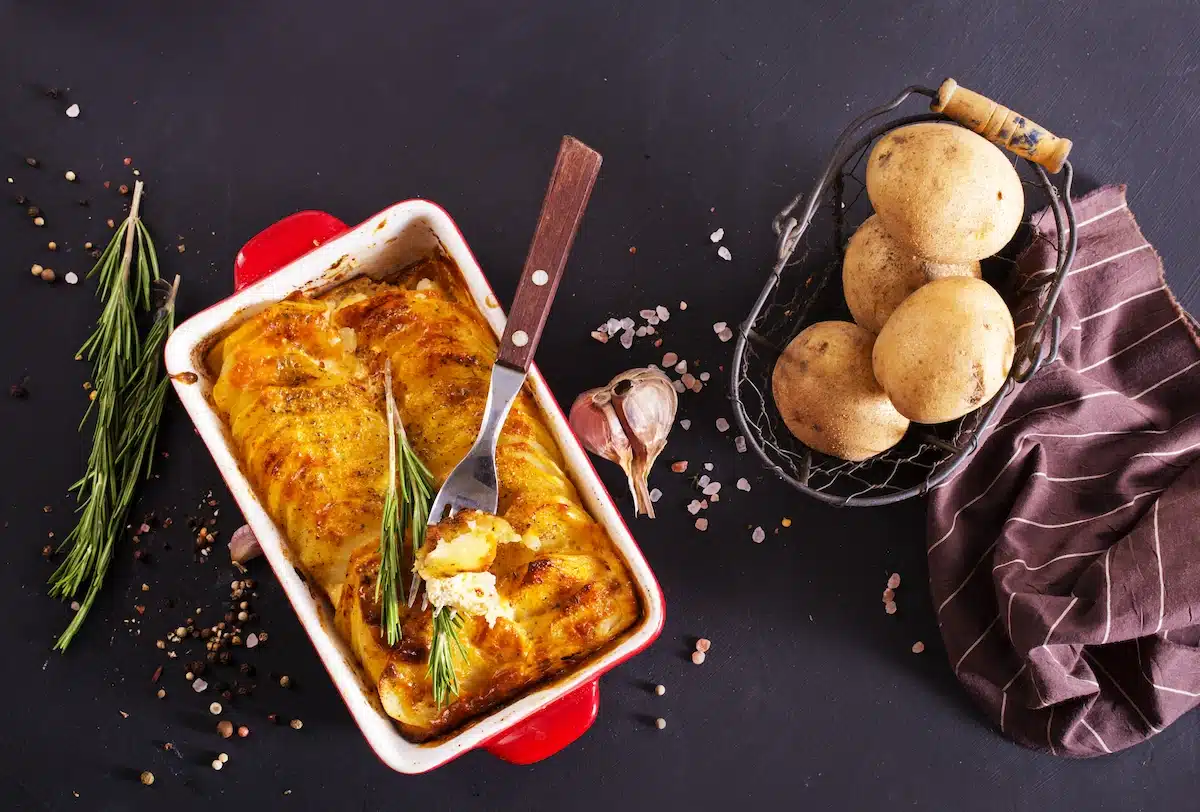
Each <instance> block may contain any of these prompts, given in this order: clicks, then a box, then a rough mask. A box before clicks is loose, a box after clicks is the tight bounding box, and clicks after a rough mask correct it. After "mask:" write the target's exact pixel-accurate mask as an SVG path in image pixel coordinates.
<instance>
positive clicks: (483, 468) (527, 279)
mask: <svg viewBox="0 0 1200 812" xmlns="http://www.w3.org/2000/svg"><path fill="white" fill-rule="evenodd" d="M600 161H601V158H600V153H598V152H596V151H595V150H594V149H592V148H591V147H589V146H587V145H586V144H584V143H583V142H581V141H578V140H576V139H574V138H572V137H571V136H569V135H568V136H565V137H564V138H563V140H562V145H561V146H560V147H559V150H558V160H557V161H555V164H554V172H553V173H552V174H551V175H550V186H549V188H548V189H547V190H546V199H545V200H544V201H543V202H542V213H541V215H540V216H539V217H538V224H537V229H536V230H535V231H534V233H533V243H532V244H531V245H530V246H529V255H528V257H527V258H526V259H525V268H524V270H523V271H522V272H521V280H520V282H518V284H517V293H516V296H514V297H513V306H512V311H511V312H510V314H509V317H508V322H507V323H506V324H505V327H504V335H503V336H501V338H500V351H499V353H498V354H497V356H496V363H495V364H493V365H492V379H491V385H490V386H489V388H488V396H487V403H486V405H485V406H484V409H483V425H482V426H481V427H480V429H479V436H478V437H476V438H475V444H474V445H472V446H471V450H470V451H468V452H467V455H466V456H465V457H464V458H463V459H462V461H461V462H460V463H459V464H458V465H456V466H455V467H454V470H453V471H451V472H450V475H449V476H448V477H446V481H445V482H444V483H443V484H442V487H441V490H439V491H438V495H437V498H436V499H435V500H434V501H433V507H432V508H431V509H430V511H429V524H431V525H434V524H437V523H438V522H440V521H442V520H443V519H445V518H448V517H449V516H453V515H454V514H456V513H458V512H459V511H460V510H472V509H473V510H480V511H483V512H484V513H492V514H494V513H495V512H496V510H497V508H498V506H499V502H500V491H499V487H498V482H497V480H498V476H497V473H496V442H497V440H499V438H500V430H501V429H502V428H503V427H504V421H505V419H506V418H507V417H508V412H509V409H511V408H512V404H513V401H515V400H516V399H517V395H518V394H519V393H520V391H521V386H522V385H523V384H524V383H525V376H526V375H527V374H528V372H529V364H530V363H531V362H532V360H533V352H534V350H535V349H536V348H537V345H538V340H539V339H540V338H541V337H542V328H543V327H545V325H546V317H547V316H548V315H549V313H550V304H551V303H552V302H553V301H554V294H555V292H556V291H557V290H558V282H559V279H560V278H561V276H562V271H563V266H564V265H565V264H566V262H567V254H568V253H569V252H570V250H571V243H572V242H574V240H575V233H576V232H577V231H578V230H579V221H580V220H581V219H582V218H583V211H584V209H585V208H587V203H588V198H589V197H590V196H591V194H592V187H593V186H594V185H595V183H596V176H597V175H598V174H599V172H600Z"/></svg>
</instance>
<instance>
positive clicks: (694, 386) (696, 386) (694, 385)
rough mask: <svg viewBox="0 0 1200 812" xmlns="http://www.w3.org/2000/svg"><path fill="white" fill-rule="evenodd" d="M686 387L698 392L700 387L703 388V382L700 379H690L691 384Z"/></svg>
mask: <svg viewBox="0 0 1200 812" xmlns="http://www.w3.org/2000/svg"><path fill="white" fill-rule="evenodd" d="M688 388H689V389H691V390H692V391H693V392H699V391H700V390H701V389H703V388H704V384H702V383H700V381H692V385H691V386H690V387H688Z"/></svg>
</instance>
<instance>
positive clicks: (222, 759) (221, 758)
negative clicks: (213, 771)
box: [217, 753, 229, 764]
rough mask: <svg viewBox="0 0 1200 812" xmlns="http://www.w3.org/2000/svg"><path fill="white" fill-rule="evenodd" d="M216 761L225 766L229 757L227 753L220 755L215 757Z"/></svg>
mask: <svg viewBox="0 0 1200 812" xmlns="http://www.w3.org/2000/svg"><path fill="white" fill-rule="evenodd" d="M217 761H219V762H221V763H222V764H226V763H228V761H229V755H228V754H227V753H221V754H219V755H218V756H217Z"/></svg>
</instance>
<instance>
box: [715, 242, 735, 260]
mask: <svg viewBox="0 0 1200 812" xmlns="http://www.w3.org/2000/svg"><path fill="white" fill-rule="evenodd" d="M717 256H719V257H720V258H721V259H723V260H725V261H726V262H728V261H729V260H731V259H733V254H731V253H729V249H728V248H726V247H725V246H723V245H722V246H721V247H720V248H718V249H717Z"/></svg>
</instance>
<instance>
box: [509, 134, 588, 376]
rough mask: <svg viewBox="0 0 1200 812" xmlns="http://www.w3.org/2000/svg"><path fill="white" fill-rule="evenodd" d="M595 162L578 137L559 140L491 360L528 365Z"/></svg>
mask: <svg viewBox="0 0 1200 812" xmlns="http://www.w3.org/2000/svg"><path fill="white" fill-rule="evenodd" d="M600 160H601V159H600V153H598V152H596V151H595V150H594V149H592V148H591V147H589V146H588V145H587V144H584V143H583V142H582V141H577V140H575V139H574V138H572V137H571V136H569V135H568V136H565V137H564V138H563V140H562V146H561V147H559V150H558V160H557V161H556V162H555V164H554V172H553V174H551V175H550V188H548V189H547V190H546V199H545V200H544V201H543V202H542V213H541V215H540V216H539V217H538V224H537V229H536V230H535V231H534V232H533V244H532V245H530V246H529V255H528V257H527V258H526V259H525V269H524V270H523V271H522V272H521V281H520V282H518V283H517V295H516V296H514V297H513V305H512V309H511V310H509V312H508V324H507V325H506V326H505V328H504V335H503V336H502V337H501V339H500V353H499V355H498V356H497V358H496V362H497V363H501V364H504V365H505V366H508V367H513V368H514V369H519V370H521V371H526V370H528V369H529V364H530V362H531V361H532V360H533V352H534V350H535V349H536V348H537V344H538V340H539V339H540V338H541V337H542V328H543V327H545V326H546V317H547V316H548V315H549V314H550V304H551V303H552V302H553V301H554V294H555V292H556V291H557V290H558V281H559V279H560V278H561V277H562V272H563V266H564V265H566V263H567V254H568V253H570V251H571V243H573V242H574V241H575V232H577V231H578V230H579V221H580V220H581V219H583V211H584V209H586V208H587V204H588V198H589V197H591V195H592V187H593V186H594V185H595V184H596V176H597V175H598V174H599V173H600Z"/></svg>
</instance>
